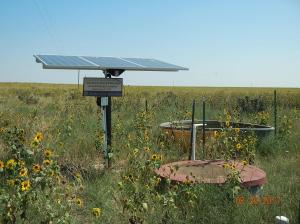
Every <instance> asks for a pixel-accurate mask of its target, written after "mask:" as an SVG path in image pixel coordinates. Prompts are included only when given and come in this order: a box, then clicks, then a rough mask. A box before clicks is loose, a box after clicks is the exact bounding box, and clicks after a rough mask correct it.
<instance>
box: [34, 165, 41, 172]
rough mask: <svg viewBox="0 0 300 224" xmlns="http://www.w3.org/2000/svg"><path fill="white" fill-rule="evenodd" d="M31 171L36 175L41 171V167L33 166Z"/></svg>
mask: <svg viewBox="0 0 300 224" xmlns="http://www.w3.org/2000/svg"><path fill="white" fill-rule="evenodd" d="M32 170H33V172H34V173H38V172H40V171H41V166H40V165H39V164H33V166H32Z"/></svg>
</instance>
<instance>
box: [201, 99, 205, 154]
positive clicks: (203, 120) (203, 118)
mask: <svg viewBox="0 0 300 224" xmlns="http://www.w3.org/2000/svg"><path fill="white" fill-rule="evenodd" d="M202 109H203V114H202V116H203V117H202V124H203V126H202V153H203V159H205V101H204V100H203V107H202Z"/></svg>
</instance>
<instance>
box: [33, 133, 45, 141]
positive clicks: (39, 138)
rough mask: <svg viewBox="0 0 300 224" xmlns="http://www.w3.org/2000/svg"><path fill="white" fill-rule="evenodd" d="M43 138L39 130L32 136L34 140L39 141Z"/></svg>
mask: <svg viewBox="0 0 300 224" xmlns="http://www.w3.org/2000/svg"><path fill="white" fill-rule="evenodd" d="M43 139H44V136H43V134H42V133H41V132H37V133H36V135H35V137H34V140H35V141H37V142H41V141H42V140H43Z"/></svg>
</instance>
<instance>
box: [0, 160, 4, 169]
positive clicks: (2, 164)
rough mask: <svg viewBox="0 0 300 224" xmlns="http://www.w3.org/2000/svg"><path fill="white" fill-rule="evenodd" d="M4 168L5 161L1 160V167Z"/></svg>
mask: <svg viewBox="0 0 300 224" xmlns="http://www.w3.org/2000/svg"><path fill="white" fill-rule="evenodd" d="M3 168H4V162H3V161H2V160H0V169H3Z"/></svg>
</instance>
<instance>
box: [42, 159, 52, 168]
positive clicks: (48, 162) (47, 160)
mask: <svg viewBox="0 0 300 224" xmlns="http://www.w3.org/2000/svg"><path fill="white" fill-rule="evenodd" d="M43 164H44V165H45V166H49V165H50V164H51V161H50V160H49V159H45V160H44V161H43Z"/></svg>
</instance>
